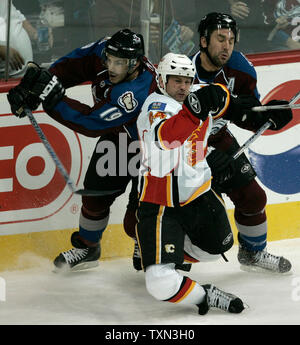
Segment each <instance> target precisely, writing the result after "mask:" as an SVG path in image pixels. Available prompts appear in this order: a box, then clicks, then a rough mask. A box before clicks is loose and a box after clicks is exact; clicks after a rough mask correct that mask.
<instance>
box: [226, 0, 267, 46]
mask: <svg viewBox="0 0 300 345" xmlns="http://www.w3.org/2000/svg"><path fill="white" fill-rule="evenodd" d="M261 3H262V0H251V1H250V0H243V1H237V0H228V5H229V8H228V9H227V13H228V14H230V15H231V16H232V17H234V19H235V20H236V22H237V24H238V26H239V28H240V35H241V40H240V41H239V43H238V45H237V46H238V49H240V50H242V51H243V52H244V53H258V52H266V51H268V50H270V48H269V43H268V41H267V37H268V33H269V32H268V28H267V27H266V25H265V23H264V18H263V16H262V7H261Z"/></svg>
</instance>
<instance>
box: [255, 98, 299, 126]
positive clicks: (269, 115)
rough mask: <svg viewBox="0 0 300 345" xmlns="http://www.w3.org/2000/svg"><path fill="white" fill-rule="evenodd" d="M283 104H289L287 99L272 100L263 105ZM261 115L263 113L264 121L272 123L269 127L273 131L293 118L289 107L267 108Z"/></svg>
mask: <svg viewBox="0 0 300 345" xmlns="http://www.w3.org/2000/svg"><path fill="white" fill-rule="evenodd" d="M283 104H289V102H288V101H284V100H280V101H279V100H275V99H274V100H272V101H270V102H268V103H267V104H265V105H283ZM262 115H265V120H266V121H265V122H267V121H270V122H271V123H272V126H271V127H270V129H272V130H273V131H279V130H280V129H281V128H283V127H284V126H285V125H287V124H288V123H289V122H290V121H291V120H292V118H293V113H292V110H291V109H274V110H268V111H266V112H265V114H264V113H262Z"/></svg>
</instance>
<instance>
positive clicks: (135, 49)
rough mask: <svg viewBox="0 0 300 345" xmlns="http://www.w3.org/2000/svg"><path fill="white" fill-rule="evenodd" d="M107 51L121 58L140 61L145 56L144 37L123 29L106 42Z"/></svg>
mask: <svg viewBox="0 0 300 345" xmlns="http://www.w3.org/2000/svg"><path fill="white" fill-rule="evenodd" d="M105 51H106V53H108V54H111V55H113V56H117V57H120V58H127V59H138V58H140V57H142V56H143V55H144V54H145V51H144V40H143V36H142V35H141V34H136V33H135V32H133V31H131V30H129V29H122V30H120V31H118V32H116V33H115V34H114V35H113V36H112V37H110V38H109V39H108V40H107V41H106V44H105Z"/></svg>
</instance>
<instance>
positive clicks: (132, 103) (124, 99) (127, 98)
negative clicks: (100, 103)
mask: <svg viewBox="0 0 300 345" xmlns="http://www.w3.org/2000/svg"><path fill="white" fill-rule="evenodd" d="M118 104H119V105H120V106H121V107H122V108H123V109H125V110H126V111H127V112H128V113H130V112H132V111H134V110H135V109H136V107H137V106H138V101H137V100H136V99H135V98H134V94H133V92H131V91H128V92H125V93H123V94H122V95H121V96H120V97H119V99H118Z"/></svg>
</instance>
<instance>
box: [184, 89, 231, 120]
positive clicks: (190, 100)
mask: <svg viewBox="0 0 300 345" xmlns="http://www.w3.org/2000/svg"><path fill="white" fill-rule="evenodd" d="M226 99H227V93H226V92H225V91H224V90H223V88H222V87H221V86H219V85H214V84H211V85H208V86H203V87H201V88H200V89H199V90H197V91H194V92H191V93H190V94H189V95H188V96H187V98H186V99H185V101H184V102H183V104H184V105H185V106H186V107H187V108H188V110H189V111H190V113H191V114H193V115H194V116H195V117H197V118H198V119H201V120H202V121H205V120H206V118H207V116H208V113H209V112H210V111H212V112H217V111H218V109H222V108H223V107H224V105H225V102H226Z"/></svg>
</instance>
